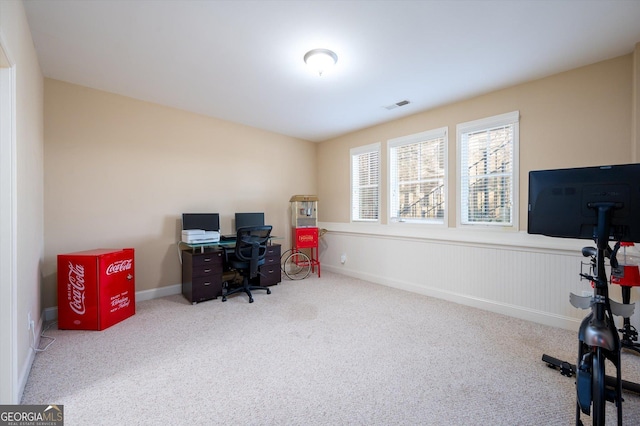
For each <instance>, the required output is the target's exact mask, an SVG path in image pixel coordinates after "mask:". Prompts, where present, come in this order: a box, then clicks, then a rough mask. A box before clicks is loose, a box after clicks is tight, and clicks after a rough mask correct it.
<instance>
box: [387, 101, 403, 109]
mask: <svg viewBox="0 0 640 426" xmlns="http://www.w3.org/2000/svg"><path fill="white" fill-rule="evenodd" d="M405 105H409V101H408V100H406V99H405V100H404V101H400V102H396V103H395V104H391V105H387V106H386V107H385V108H386V109H394V108H398V107H401V106H405Z"/></svg>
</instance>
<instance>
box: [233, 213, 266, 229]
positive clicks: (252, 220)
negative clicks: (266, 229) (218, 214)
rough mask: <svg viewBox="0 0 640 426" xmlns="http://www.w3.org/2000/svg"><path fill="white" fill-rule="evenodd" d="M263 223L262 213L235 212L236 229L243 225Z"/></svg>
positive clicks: (259, 224) (260, 224)
mask: <svg viewBox="0 0 640 426" xmlns="http://www.w3.org/2000/svg"><path fill="white" fill-rule="evenodd" d="M262 225H264V213H236V231H237V230H238V229H240V228H243V227H245V226H262Z"/></svg>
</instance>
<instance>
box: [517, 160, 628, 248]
mask: <svg viewBox="0 0 640 426" xmlns="http://www.w3.org/2000/svg"><path fill="white" fill-rule="evenodd" d="M600 206H610V208H609V210H610V212H609V215H610V223H611V227H610V228H609V232H608V234H609V240H613V241H628V242H640V164H623V165H613V166H599V167H581V168H573V169H555V170H536V171H531V172H529V213H528V223H527V232H528V233H529V234H542V235H547V236H549V237H561V238H577V239H595V238H596V237H597V235H598V229H597V228H598V226H597V225H598V211H599V208H600ZM604 234H606V231H604Z"/></svg>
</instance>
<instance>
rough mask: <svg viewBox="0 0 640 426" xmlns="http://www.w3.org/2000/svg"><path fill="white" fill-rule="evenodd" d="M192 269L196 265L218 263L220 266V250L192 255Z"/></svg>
mask: <svg viewBox="0 0 640 426" xmlns="http://www.w3.org/2000/svg"><path fill="white" fill-rule="evenodd" d="M192 259H193V267H194V269H195V268H197V267H198V266H206V265H220V268H222V252H221V251H217V252H209V253H202V254H196V255H193V256H192Z"/></svg>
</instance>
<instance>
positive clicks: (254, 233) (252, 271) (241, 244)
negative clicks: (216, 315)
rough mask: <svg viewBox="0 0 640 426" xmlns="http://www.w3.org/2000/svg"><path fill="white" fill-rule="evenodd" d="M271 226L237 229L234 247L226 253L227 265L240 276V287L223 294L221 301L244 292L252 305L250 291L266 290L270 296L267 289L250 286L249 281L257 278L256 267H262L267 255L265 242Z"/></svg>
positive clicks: (269, 291) (267, 239)
mask: <svg viewBox="0 0 640 426" xmlns="http://www.w3.org/2000/svg"><path fill="white" fill-rule="evenodd" d="M271 228H272V227H271V226H270V225H266V226H245V227H242V228H239V229H238V232H237V236H236V247H235V249H234V250H233V251H231V250H229V253H227V262H228V265H229V266H230V267H231V268H233V269H235V270H236V271H238V272H239V273H240V275H242V287H238V288H234V289H232V290H230V291H228V292H227V293H226V294H224V293H223V295H222V301H223V302H226V301H227V296H231V295H232V294H235V293H240V292H242V291H243V292H245V293H247V295H248V296H249V303H253V296H252V295H251V290H266V291H267V294H271V290H270V289H269V288H268V287H263V286H258V285H251V284H250V281H251V279H253V278H255V277H257V276H258V274H259V272H258V267H259V266H260V265H264V256H265V254H266V253H267V242H268V241H269V236H270V235H271Z"/></svg>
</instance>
